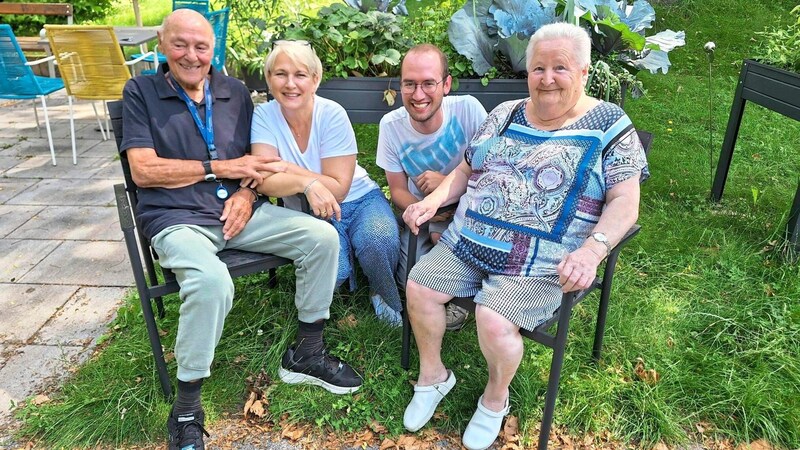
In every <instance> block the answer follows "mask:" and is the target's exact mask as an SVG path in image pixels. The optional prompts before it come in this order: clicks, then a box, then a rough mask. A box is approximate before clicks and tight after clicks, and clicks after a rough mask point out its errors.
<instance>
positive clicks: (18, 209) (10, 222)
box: [0, 205, 46, 238]
mask: <svg viewBox="0 0 800 450" xmlns="http://www.w3.org/2000/svg"><path fill="white" fill-rule="evenodd" d="M42 209H44V206H16V205H0V238H4V237H8V234H9V233H11V232H12V231H14V230H16V229H17V228H19V226H20V225H22V224H23V223H25V222H27V221H28V220H30V218H31V217H33V216H35V215H36V213H38V212H39V211H41V210H42ZM44 236H46V235H44ZM44 236H39V237H40V238H42V237H44Z"/></svg>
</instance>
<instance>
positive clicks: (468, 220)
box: [442, 101, 649, 276]
mask: <svg viewBox="0 0 800 450" xmlns="http://www.w3.org/2000/svg"><path fill="white" fill-rule="evenodd" d="M523 105H524V103H521V102H520V101H511V102H506V103H503V104H501V105H499V106H498V107H497V108H495V109H494V110H493V111H492V112H491V113H490V114H489V117H488V118H487V120H486V121H485V122H484V124H483V126H482V127H481V129H480V130H479V131H478V134H477V135H476V136H475V138H474V139H473V140H472V142H471V143H470V145H469V147H468V148H467V151H466V154H465V157H466V159H467V162H469V163H470V165H471V166H472V170H473V173H472V176H471V177H470V179H469V182H468V185H467V192H466V194H465V195H464V196H463V197H462V198H461V201H460V203H459V206H458V210H457V211H456V216H455V219H454V220H453V223H452V224H451V225H450V227H449V228H448V229H447V231H446V232H445V233H444V234H443V235H442V242H444V243H445V244H446V245H448V246H450V247H451V248H452V249H453V251H454V252H455V254H456V255H458V256H459V258H461V259H463V260H465V261H468V262H471V263H473V264H475V265H476V266H478V267H480V268H482V269H483V270H486V271H488V272H489V273H493V274H502V275H515V276H547V275H554V274H555V273H556V266H557V265H558V263H559V262H560V261H561V258H562V257H563V256H564V255H566V254H567V253H569V252H572V251H574V250H576V249H577V248H578V247H580V246H581V245H583V242H584V240H585V239H586V237H587V236H588V235H589V233H591V231H592V229H593V228H594V226H595V224H596V223H597V221H598V220H599V218H600V214H601V213H602V210H603V205H604V204H605V195H606V192H607V191H608V190H609V189H611V188H612V187H613V186H614V185H616V184H617V183H619V182H621V181H624V180H627V179H629V178H630V177H633V176H641V180H644V179H645V178H646V177H648V176H649V172H648V170H647V160H646V158H645V154H644V149H643V148H642V144H641V142H640V141H639V138H638V136H637V134H636V130H634V128H633V124H632V123H631V121H630V119H629V118H628V116H627V115H625V112H624V111H622V109H620V108H619V107H618V106H616V105H614V104H611V103H605V102H601V103H599V104H598V105H596V106H595V107H593V108H592V109H591V110H589V111H588V112H587V113H586V114H585V115H584V116H583V117H582V118H580V119H579V120H577V121H576V122H574V123H572V124H570V125H568V126H566V127H564V128H562V129H559V130H555V131H541V130H538V129H536V128H535V127H533V126H532V125H531V124H530V123H528V121H527V120H526V118H525V108H524V107H523ZM509 117H511V120H510V121H509V120H508V119H509Z"/></svg>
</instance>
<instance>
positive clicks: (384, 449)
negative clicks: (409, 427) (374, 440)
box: [378, 439, 397, 450]
mask: <svg viewBox="0 0 800 450" xmlns="http://www.w3.org/2000/svg"><path fill="white" fill-rule="evenodd" d="M390 448H397V444H395V443H394V441H393V440H391V439H384V440H383V442H381V446H380V447H379V448H378V450H387V449H390Z"/></svg>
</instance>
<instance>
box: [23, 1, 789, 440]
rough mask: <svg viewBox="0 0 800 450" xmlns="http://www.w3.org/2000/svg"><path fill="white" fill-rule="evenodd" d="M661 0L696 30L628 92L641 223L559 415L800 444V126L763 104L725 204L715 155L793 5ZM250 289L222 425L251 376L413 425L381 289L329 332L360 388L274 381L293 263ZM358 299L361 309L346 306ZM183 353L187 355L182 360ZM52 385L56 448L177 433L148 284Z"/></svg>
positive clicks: (530, 424) (226, 356)
mask: <svg viewBox="0 0 800 450" xmlns="http://www.w3.org/2000/svg"><path fill="white" fill-rule="evenodd" d="M414 3H415V2H414V0H409V5H410V6H411V5H413V4H414ZM662 3H663V5H655V7H656V11H657V17H659V20H658V25H657V27H658V28H659V29H667V28H669V29H673V30H685V31H686V37H687V45H686V46H685V47H683V48H679V49H677V50H675V51H673V52H671V53H670V59H671V60H672V63H673V67H672V69H671V70H670V72H669V74H667V75H662V74H659V75H649V74H644V75H642V78H643V79H644V82H645V87H646V88H647V89H648V94H647V96H646V97H644V98H641V99H638V100H635V101H629V102H628V103H627V104H626V110H627V112H628V113H629V115H630V116H631V117H632V119H633V121H634V123H635V124H636V125H637V126H638V127H640V128H642V129H646V130H649V131H651V132H653V133H654V134H655V141H654V144H653V147H652V150H651V152H650V158H649V161H650V168H651V172H652V174H653V176H652V178H651V179H650V180H649V181H648V182H647V183H645V184H644V185H643V193H642V203H641V214H640V219H639V223H640V224H641V225H642V232H641V233H640V235H639V236H638V237H637V238H636V239H635V240H634V241H633V242H632V243H631V244H630V245H629V246H628V247H627V248H626V249H625V250H624V251H623V253H622V257H621V260H620V265H619V267H618V271H617V276H616V278H615V282H614V291H613V296H612V304H611V308H610V313H609V319H608V326H607V333H606V340H605V351H604V354H603V361H602V363H601V364H599V365H593V364H591V363H590V362H589V360H590V354H591V340H592V337H593V335H592V330H593V321H594V317H595V309H596V306H597V302H596V300H591V301H587V302H586V303H585V304H583V305H582V306H580V307H579V308H578V309H577V310H576V312H575V314H574V321H573V324H572V325H571V327H570V339H571V342H570V344H569V346H568V349H567V353H566V357H565V365H564V369H563V373H562V385H561V391H560V394H559V399H558V404H557V407H556V416H555V423H556V424H557V425H563V426H564V427H566V429H567V430H568V431H569V432H570V433H572V434H574V435H576V436H581V435H582V434H583V433H587V432H591V433H596V434H602V433H604V432H608V433H609V434H610V436H612V437H613V438H615V439H619V440H622V441H624V442H626V443H629V444H630V445H633V446H640V447H642V448H650V447H651V446H652V445H653V444H654V443H656V442H659V441H664V442H666V443H668V444H670V445H676V444H680V443H683V442H687V441H694V442H703V441H704V440H705V439H712V438H716V439H730V440H731V441H732V442H734V443H739V442H749V441H753V440H756V439H759V438H765V439H767V440H769V441H770V442H772V443H773V444H775V445H778V446H780V447H782V448H788V449H795V448H799V447H800V395H798V392H800V303H799V302H798V301H797V299H798V298H800V277H798V275H800V270H798V266H797V264H795V263H794V262H793V259H792V256H793V252H791V251H790V250H789V249H788V248H787V246H786V242H785V240H784V237H783V232H784V226H785V221H786V216H787V214H788V210H789V206H790V203H791V200H792V198H793V195H794V192H795V189H796V187H797V182H798V173H800V158H798V157H797V156H798V149H800V124H798V123H797V122H795V121H792V120H790V119H787V118H785V117H782V116H780V115H778V114H776V113H772V112H770V111H767V110H765V109H763V108H761V107H758V106H754V105H750V106H748V107H747V108H746V114H745V117H744V120H743V122H742V128H741V132H740V137H739V141H738V144H737V147H736V152H735V155H734V161H733V164H732V167H731V173H730V175H729V178H728V184H727V187H726V190H725V196H724V198H723V201H722V202H721V203H720V204H712V203H710V202H709V201H708V196H709V190H710V184H711V180H710V173H709V172H710V170H711V167H712V166H715V164H716V158H717V157H718V155H719V150H720V147H721V143H722V137H723V134H724V131H725V126H726V123H727V117H728V113H729V111H730V105H731V101H732V98H733V92H734V89H735V86H736V81H737V79H738V71H739V68H740V66H741V61H742V59H743V58H746V57H750V56H752V55H751V53H750V51H751V48H752V47H753V40H752V39H753V37H754V32H756V31H761V30H763V28H764V27H765V26H767V25H770V26H772V25H776V24H779V23H786V21H788V20H789V16H788V11H789V10H790V9H791V8H792V7H793V6H794V4H795V3H794V1H789V0H779V1H767V0H751V1H747V2H745V1H741V0H736V1H730V0H704V1H700V0H683V1H676V2H672V1H670V2H666V1H665V2H662ZM709 40H713V41H715V42H716V44H717V52H716V59H715V61H714V64H713V68H712V80H711V91H710V92H709V81H708V69H709V67H708V62H707V60H706V55H705V53H704V52H703V44H704V43H705V42H706V41H709ZM709 101H710V102H711V103H712V105H713V117H712V118H709ZM356 132H357V135H358V140H359V145H360V148H361V149H362V153H361V155H360V162H361V163H362V165H364V166H365V167H367V168H368V170H370V172H371V173H373V174H374V175H375V178H376V179H382V177H381V176H380V174H379V170H378V169H377V167H376V166H375V165H374V150H375V146H376V139H377V136H376V134H377V127H376V126H374V125H369V126H362V125H359V126H356ZM710 132H711V133H713V137H712V138H711V140H712V142H711V145H709V139H710V138H709V133H710ZM710 153H711V154H710ZM363 285H364V281H363V280H362V286H363ZM236 289H237V301H236V303H235V305H234V309H233V311H232V312H231V314H230V317H229V320H228V321H227V322H226V327H225V333H224V335H223V338H222V342H221V343H220V345H219V348H218V353H217V357H216V360H215V364H214V368H213V376H212V377H211V378H210V379H209V380H208V381H207V382H206V384H205V385H204V392H205V396H204V404H205V408H206V412H207V415H208V418H209V420H208V423H209V428H210V429H211V431H212V433H213V430H214V421H215V420H216V419H218V418H219V417H221V416H222V415H223V413H234V414H236V412H237V411H240V410H241V406H242V404H243V402H244V399H245V398H246V395H247V392H248V385H249V386H251V387H252V386H253V385H255V387H256V388H258V389H260V390H261V391H262V392H263V393H264V395H265V397H266V398H267V399H268V401H269V406H268V408H269V416H268V419H270V420H274V421H275V422H277V421H278V419H279V418H280V417H281V415H283V414H288V415H289V417H290V420H292V421H304V422H308V423H313V424H315V425H317V426H321V427H325V428H327V429H329V430H333V431H359V430H362V429H364V428H366V427H367V426H368V425H369V424H370V423H371V422H372V421H377V422H378V423H380V424H383V425H384V426H385V427H386V429H387V430H388V432H387V433H388V434H389V435H391V436H394V437H396V436H397V435H398V434H400V433H402V432H403V430H402V423H401V416H402V412H403V408H404V406H405V404H406V403H407V402H408V400H409V399H410V397H411V394H412V392H411V387H410V385H409V381H411V380H414V379H415V378H416V372H415V370H413V369H412V370H411V371H410V372H405V371H403V370H402V369H401V368H400V366H399V347H400V331H399V330H394V329H389V328H387V327H385V326H383V325H381V324H380V323H378V322H377V321H376V320H375V318H374V314H373V313H372V311H371V307H370V306H369V302H368V299H367V295H366V290H364V289H362V290H359V291H358V292H356V293H353V294H352V295H338V294H337V296H336V297H335V298H334V303H333V308H332V319H331V321H330V322H329V326H328V328H327V331H326V339H327V341H328V343H329V345H330V347H331V348H332V349H333V351H334V352H335V353H336V354H337V355H339V356H341V357H342V358H343V359H345V360H347V361H350V362H352V363H353V364H354V365H355V366H356V367H358V368H359V369H360V370H361V371H362V373H364V375H365V386H364V388H363V389H362V390H361V391H360V392H359V393H358V394H356V395H354V396H333V395H330V394H327V393H326V392H324V391H322V390H320V389H316V388H297V387H289V386H286V385H283V384H281V383H278V382H274V381H273V380H274V377H275V374H276V372H277V368H278V364H279V359H280V355H281V353H282V352H283V349H284V348H285V347H286V345H287V343H288V341H289V340H290V339H291V338H292V337H293V336H294V332H295V323H296V321H295V317H296V315H295V310H294V306H293V303H292V292H293V279H292V275H291V271H289V270H287V269H284V270H282V272H281V276H280V286H279V287H278V288H277V289H273V290H268V289H267V288H266V282H265V277H263V276H252V277H249V278H246V279H243V280H238V281H237V283H236ZM166 303H167V317H166V319H165V320H163V321H161V322H160V326H161V327H162V329H163V330H164V332H165V336H164V338H163V340H164V345H165V348H166V351H167V353H169V352H171V351H172V348H173V344H174V334H175V333H174V331H175V328H176V318H177V303H178V300H177V298H175V297H174V296H173V297H171V298H167V300H166ZM350 316H352V317H353V318H355V322H354V325H353V322H351V321H349V320H342V319H345V318H347V317H350ZM474 328H475V326H474V322H470V323H468V325H467V326H466V327H465V329H464V330H462V331H461V332H458V333H448V334H447V335H446V337H445V341H444V357H445V362H446V364H447V365H448V366H449V367H452V368H453V369H454V370H455V372H457V374H458V377H459V383H458V385H457V387H456V388H455V389H454V391H453V392H452V393H451V394H450V395H449V396H448V398H447V400H445V401H443V402H442V404H441V406H440V411H441V412H442V413H443V414H442V416H441V417H438V418H437V419H436V420H435V421H434V426H436V427H438V428H439V429H440V430H442V431H445V432H459V431H463V428H464V427H465V426H466V423H467V421H468V420H469V417H470V416H471V414H472V412H473V410H474V407H475V399H476V398H477V397H478V395H479V394H480V392H481V390H482V386H483V384H484V383H485V381H486V370H485V364H484V362H483V360H482V357H481V355H480V350H479V348H478V344H477V340H476V338H475V332H474V331H475V330H474ZM527 347H528V348H527V353H526V356H525V358H524V361H523V363H522V366H521V368H520V371H519V374H518V376H517V378H516V379H515V380H514V383H513V384H512V398H511V406H512V414H515V415H517V416H518V417H519V419H520V429H521V431H522V433H523V439H524V440H525V441H526V442H528V443H532V442H535V440H536V438H537V434H536V432H535V429H534V428H535V426H536V425H537V424H538V422H539V420H540V419H541V407H542V401H543V395H544V390H545V387H546V380H547V372H548V365H549V359H550V355H551V353H550V351H549V350H546V349H544V348H543V347H542V346H539V345H536V344H532V343H528V344H527ZM415 358H416V355H414V356H412V367H416V364H417V362H416V359H415ZM638 358H641V359H642V360H643V361H644V364H645V367H646V369H653V370H655V371H656V372H657V373H658V374H659V375H660V379H659V381H658V382H657V383H654V384H649V383H647V382H644V381H642V380H640V379H639V378H638V377H637V376H636V374H635V370H634V369H635V366H636V363H637V359H638ZM170 370H171V373H174V372H175V367H174V361H173V362H171V363H170ZM254 380H255V381H254ZM53 397H54V401H53V402H52V403H49V404H45V405H41V406H33V405H29V406H27V407H25V408H22V409H21V410H20V412H19V417H20V418H22V419H23V422H24V428H23V431H22V432H23V433H24V434H25V435H26V436H36V437H37V438H38V439H41V440H42V442H43V444H42V446H43V447H47V448H50V447H53V448H55V447H61V446H64V447H75V446H86V447H89V446H94V445H97V444H102V445H103V446H118V445H120V444H122V443H139V442H147V441H149V442H162V441H163V439H164V437H165V436H164V431H163V428H164V421H165V418H166V415H167V413H168V410H169V407H170V404H169V403H167V402H166V401H165V400H164V399H163V398H162V397H161V394H160V390H159V386H158V381H157V379H156V377H155V374H154V371H153V363H152V358H151V355H150V352H149V346H148V344H147V339H146V333H145V331H144V326H143V322H142V318H141V313H140V310H139V306H138V299H136V298H135V297H131V298H130V299H129V301H128V302H127V304H126V305H125V306H123V307H122V308H121V309H120V312H119V316H118V318H117V320H116V321H115V323H114V324H113V326H112V328H110V329H109V331H108V334H107V336H106V338H105V342H104V344H103V351H102V352H100V353H99V354H98V355H97V356H95V357H94V358H92V360H91V361H90V362H89V363H87V364H86V365H85V366H84V367H82V368H81V370H79V371H78V372H77V374H76V375H75V377H74V378H73V379H72V380H71V381H70V382H68V383H67V384H66V385H64V386H63V389H62V390H61V392H60V393H59V394H58V395H55V396H53ZM698 424H701V428H703V429H704V430H705V434H703V435H700V434H699V432H698V427H697V425H698Z"/></svg>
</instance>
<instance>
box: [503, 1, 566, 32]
mask: <svg viewBox="0 0 800 450" xmlns="http://www.w3.org/2000/svg"><path fill="white" fill-rule="evenodd" d="M489 15H490V20H489V26H490V27H491V25H492V24H493V23H494V24H495V26H496V27H497V34H498V35H499V36H500V37H501V38H509V37H511V36H513V35H515V34H518V35H519V37H520V38H530V37H531V36H532V35H533V33H535V32H536V30H538V29H539V28H541V27H542V26H543V25H547V24H548V23H553V22H555V21H556V2H555V1H550V0H545V1H543V2H542V3H541V4H540V3H539V2H538V1H530V0H494V3H493V4H492V5H491V6H490V7H489ZM491 19H493V20H491Z"/></svg>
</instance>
